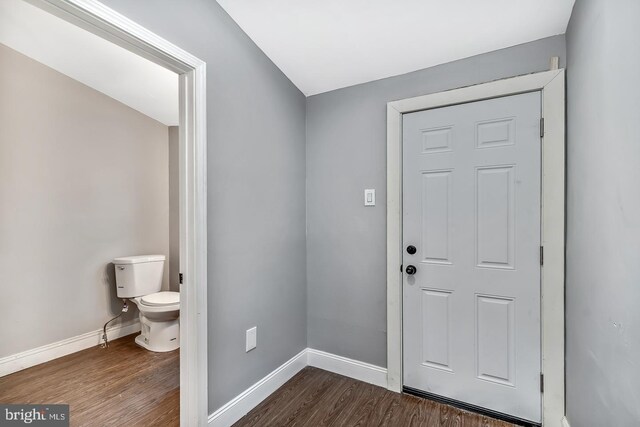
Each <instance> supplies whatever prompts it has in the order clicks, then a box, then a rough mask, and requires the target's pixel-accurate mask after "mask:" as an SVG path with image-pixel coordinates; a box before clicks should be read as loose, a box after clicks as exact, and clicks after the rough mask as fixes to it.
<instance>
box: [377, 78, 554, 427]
mask: <svg viewBox="0 0 640 427" xmlns="http://www.w3.org/2000/svg"><path fill="white" fill-rule="evenodd" d="M534 91H540V92H541V93H542V117H543V119H544V135H543V141H542V198H541V200H542V215H541V220H542V224H541V227H542V236H541V242H542V246H543V247H544V265H543V266H542V269H541V280H542V283H541V310H542V313H541V315H542V316H541V319H542V331H541V332H542V361H541V362H542V372H543V373H544V393H543V396H542V423H543V425H544V426H545V427H560V426H561V425H562V420H563V418H564V415H565V401H564V259H565V256H564V254H565V252H564V251H565V74H564V70H563V69H560V70H552V71H545V72H541V73H535V74H528V75H524V76H519V77H513V78H509V79H504V80H496V81H493V82H489V83H483V84H478V85H474V86H469V87H464V88H460V89H454V90H449V91H446V92H439V93H434V94H430V95H424V96H418V97H415V98H408V99H402V100H399V101H393V102H389V103H387V384H388V385H387V387H388V388H389V390H392V391H396V392H401V391H402V382H403V379H402V378H403V377H402V273H401V271H400V265H401V264H402V115H403V114H406V113H412V112H415V111H421V110H427V109H432V108H440V107H445V106H450V105H456V104H462V103H466V102H473V101H481V100H485V99H490V98H496V97H500V96H508V95H517V94H520V93H526V92H534Z"/></svg>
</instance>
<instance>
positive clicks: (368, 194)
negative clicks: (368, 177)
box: [364, 188, 376, 206]
mask: <svg viewBox="0 0 640 427" xmlns="http://www.w3.org/2000/svg"><path fill="white" fill-rule="evenodd" d="M364 205H365V206H375V205H376V190H375V189H373V188H370V189H367V190H364Z"/></svg>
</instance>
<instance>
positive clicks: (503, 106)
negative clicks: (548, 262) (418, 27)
mask: <svg viewBox="0 0 640 427" xmlns="http://www.w3.org/2000/svg"><path fill="white" fill-rule="evenodd" d="M540 98H541V95H540V93H539V92H534V93H527V94H522V95H515V96H509V97H504V98H496V99H491V100H486V101H480V102H473V103H468V104H461V105H456V106H451V107H444V108H438V109H433V110H426V111H420V112H416V113H410V114H405V115H404V116H403V245H404V246H403V249H404V250H403V265H404V266H405V274H404V277H403V298H404V300H403V346H404V349H403V357H404V365H403V366H404V373H403V375H404V385H405V386H408V387H412V388H415V389H419V390H423V391H425V392H429V393H433V394H437V395H440V396H443V397H447V398H450V399H455V400H458V401H462V402H465V403H469V404H472V405H476V406H481V407H484V408H487V409H491V410H494V411H498V412H502V413H505V414H508V415H512V416H515V417H519V418H523V419H527V420H530V421H534V422H539V421H540V420H541V396H540V383H539V382H540V365H541V356H540V355H541V352H540V339H541V338H540V329H541V328H540V258H539V253H540V252H539V251H540V229H541V227H540V211H541V208H540V194H541V177H540V171H541V163H540V162H541V145H540V128H539V126H540V114H541V112H540V109H541V104H540ZM409 245H413V246H415V247H416V249H417V250H416V251H415V253H414V254H409V253H408V252H407V251H406V247H407V246H409ZM409 265H413V266H415V267H416V271H415V274H413V275H408V274H406V267H407V266H409Z"/></svg>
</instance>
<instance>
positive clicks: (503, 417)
mask: <svg viewBox="0 0 640 427" xmlns="http://www.w3.org/2000/svg"><path fill="white" fill-rule="evenodd" d="M402 392H403V393H406V394H411V395H413V396H417V397H422V398H423V399H427V400H433V401H435V402H439V403H444V404H446V405H451V406H455V407H456V408H459V409H464V410H465V411H469V412H475V413H477V414H481V415H486V416H487V417H491V418H495V419H497V420H500V421H506V422H508V423H511V424H515V425H518V426H523V427H541V426H542V424H540V423H534V422H533V421H528V420H524V419H522V418H518V417H514V416H513V415H507V414H503V413H502V412H497V411H493V410H491V409H487V408H483V407H481V406H476V405H472V404H470V403H466V402H461V401H459V400H455V399H449V398H448V397H443V396H439V395H437V394H433V393H429V392H426V391H422V390H418V389H415V388H411V387H407V386H403V387H402Z"/></svg>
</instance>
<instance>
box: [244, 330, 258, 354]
mask: <svg viewBox="0 0 640 427" xmlns="http://www.w3.org/2000/svg"><path fill="white" fill-rule="evenodd" d="M257 342H258V327H257V326H254V327H253V328H251V329H247V350H246V351H247V353H248V352H250V351H251V350H253V349H254V348H256V345H257Z"/></svg>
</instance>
